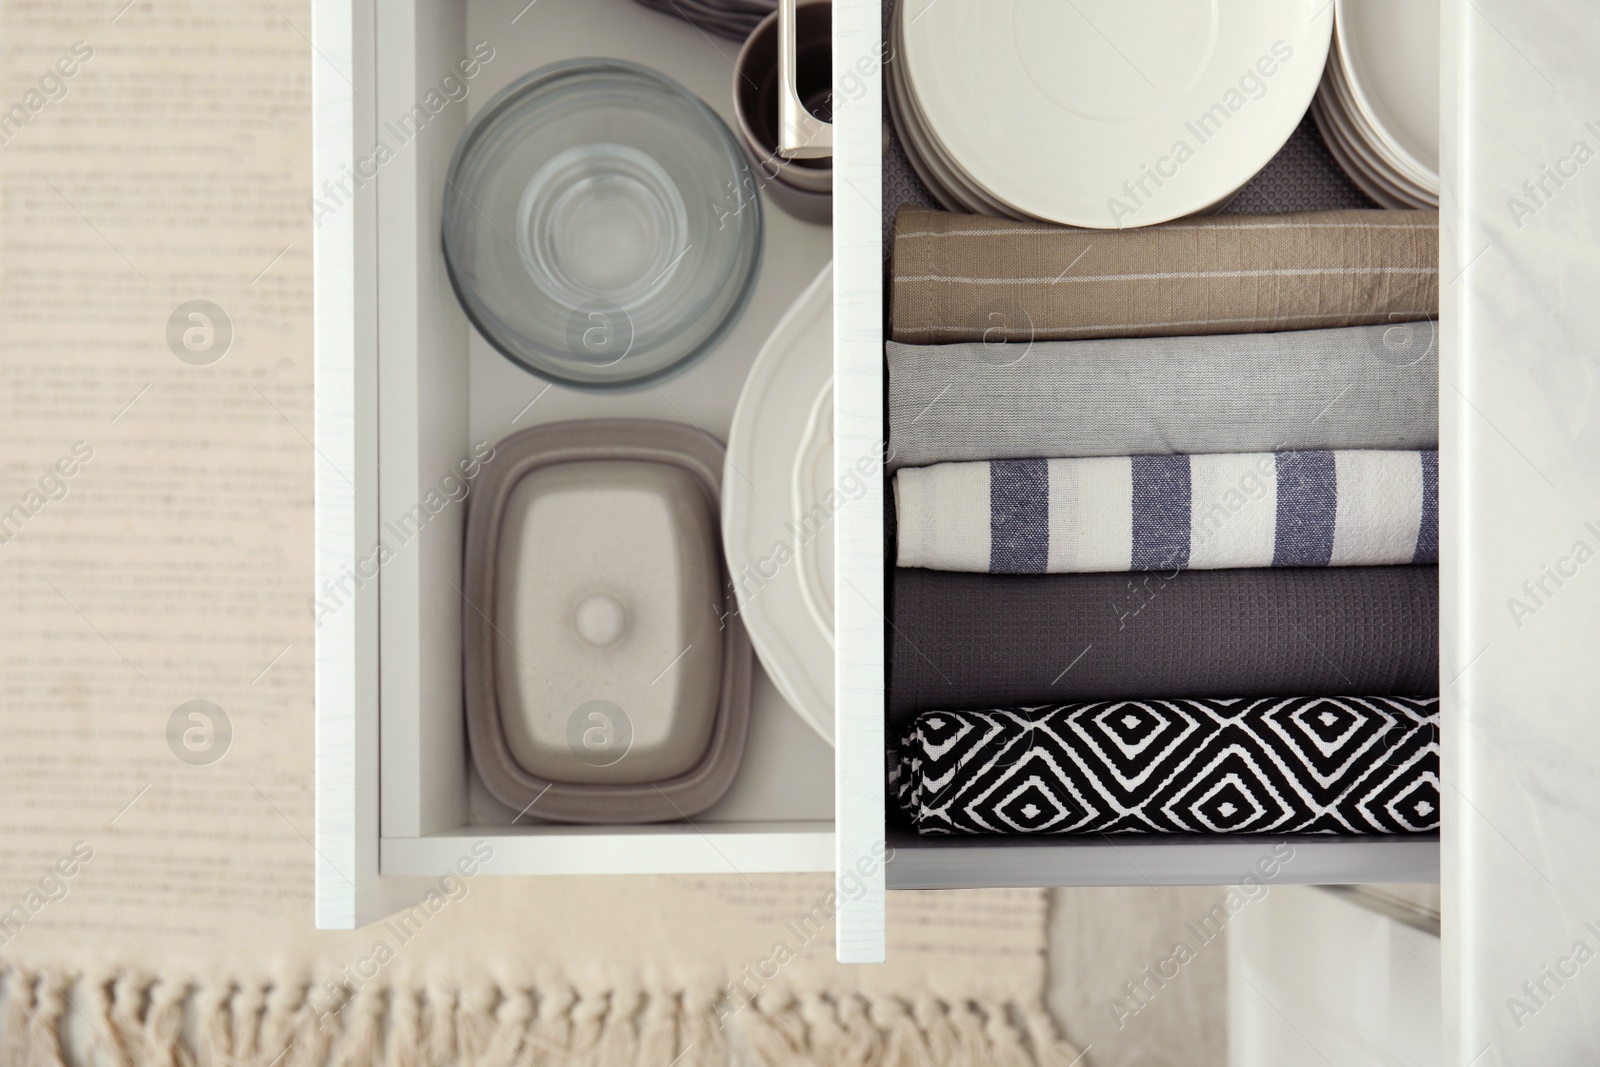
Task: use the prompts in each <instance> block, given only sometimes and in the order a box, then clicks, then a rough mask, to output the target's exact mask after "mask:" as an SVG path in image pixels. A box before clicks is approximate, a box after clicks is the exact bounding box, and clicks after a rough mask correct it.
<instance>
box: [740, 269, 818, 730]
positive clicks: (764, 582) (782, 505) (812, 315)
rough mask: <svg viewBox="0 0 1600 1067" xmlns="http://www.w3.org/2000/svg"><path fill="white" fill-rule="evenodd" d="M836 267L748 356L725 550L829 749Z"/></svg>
mask: <svg viewBox="0 0 1600 1067" xmlns="http://www.w3.org/2000/svg"><path fill="white" fill-rule="evenodd" d="M832 387H833V267H832V266H831V265H830V266H828V267H825V268H823V271H822V273H821V274H819V275H817V277H816V279H815V280H814V281H813V282H812V283H811V284H810V285H809V286H807V287H806V291H805V292H804V293H802V294H800V297H799V299H797V300H796V301H795V302H794V304H793V305H791V306H790V308H789V310H788V311H787V312H785V313H784V316H783V318H782V319H780V320H779V322H778V325H777V326H776V327H774V328H773V331H772V334H771V336H769V337H768V338H767V341H766V343H765V344H764V345H762V347H761V352H760V353H759V354H758V355H757V356H756V361H755V364H754V366H752V367H751V369H750V376H749V378H747V379H746V381H745V385H744V391H743V392H742V393H741V394H740V395H739V406H738V407H737V408H736V409H735V410H734V413H733V427H732V429H731V430H730V431H729V433H728V456H727V462H726V464H724V467H723V474H722V544H723V551H725V552H726V553H727V555H728V573H729V575H730V576H731V578H732V581H733V588H734V593H735V595H736V596H737V598H738V602H739V612H740V615H741V617H742V618H743V619H744V625H745V629H746V630H748V631H749V633H750V643H751V644H752V645H754V646H755V650H756V655H758V656H760V657H761V664H762V666H764V667H766V669H767V674H768V675H770V676H771V678H772V680H773V682H774V683H775V684H776V685H777V687H778V691H779V692H780V693H782V694H783V697H784V699H785V700H787V701H788V702H789V703H790V704H791V705H793V707H794V709H795V711H797V712H799V714H800V717H801V718H802V719H804V720H805V721H806V722H807V723H808V724H810V726H811V727H812V728H813V729H814V730H816V731H817V733H819V734H821V735H822V737H823V739H824V740H826V741H827V742H828V743H829V744H832V743H833V522H832V518H833V510H834V508H833V502H834V501H835V500H836V498H835V497H834V496H833V495H832V494H831V493H830V490H832V488H833V406H832V403H831V401H830V400H829V399H826V398H829V397H831V396H832V395H833V388H832Z"/></svg>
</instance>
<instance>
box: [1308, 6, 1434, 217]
mask: <svg viewBox="0 0 1600 1067" xmlns="http://www.w3.org/2000/svg"><path fill="white" fill-rule="evenodd" d="M1334 8H1335V12H1336V16H1337V23H1338V27H1339V30H1338V33H1339V44H1340V48H1341V51H1342V53H1343V56H1342V58H1343V64H1344V73H1345V76H1346V79H1347V82H1348V85H1349V90H1350V93H1351V95H1352V96H1353V97H1354V98H1355V102H1356V104H1357V106H1358V107H1359V108H1360V109H1361V112H1362V115H1363V117H1364V118H1365V119H1366V120H1367V121H1368V122H1370V123H1371V124H1372V126H1373V127H1374V129H1375V130H1376V131H1377V132H1378V133H1379V134H1380V135H1381V136H1382V138H1383V139H1384V141H1385V142H1386V144H1387V145H1388V146H1389V147H1390V148H1392V149H1393V150H1394V151H1395V152H1396V153H1397V154H1398V155H1399V156H1400V157H1401V158H1402V159H1404V160H1405V161H1406V163H1407V165H1408V167H1407V169H1411V168H1415V170H1416V172H1417V173H1418V175H1419V176H1420V177H1421V179H1422V183H1423V184H1424V186H1425V187H1426V188H1428V189H1429V191H1430V192H1432V193H1433V195H1435V196H1437V195H1438V193H1439V0H1335V4H1334Z"/></svg>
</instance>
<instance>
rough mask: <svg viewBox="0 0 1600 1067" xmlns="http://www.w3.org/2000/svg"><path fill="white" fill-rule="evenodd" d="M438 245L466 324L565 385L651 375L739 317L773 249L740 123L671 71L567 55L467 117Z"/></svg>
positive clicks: (637, 380)
mask: <svg viewBox="0 0 1600 1067" xmlns="http://www.w3.org/2000/svg"><path fill="white" fill-rule="evenodd" d="M442 228H443V236H444V257H445V264H446V266H447V268H448V269H449V273H450V282H451V284H452V285H453V286H454V287H455V291H456V297H457V298H458V299H459V300H460V301H461V306H462V308H463V309H464V310H465V311H466V313H467V317H468V318H469V319H471V320H472V324H473V325H474V326H476V327H477V329H478V331H479V332H480V333H481V334H482V335H483V336H484V338H485V339H486V340H488V341H489V343H490V344H492V345H494V346H495V348H497V349H499V350H500V352H502V353H503V354H504V355H505V356H506V357H507V358H508V359H510V360H511V361H512V362H514V363H517V364H519V365H521V366H522V367H524V368H526V369H527V370H530V371H532V372H533V373H534V374H537V375H539V376H541V377H544V378H549V379H551V380H553V381H558V382H562V383H564V384H566V385H572V386H578V387H587V388H596V389H605V388H618V387H623V386H633V385H641V384H643V383H645V382H648V381H652V380H654V379H656V378H659V377H661V376H663V375H665V374H668V373H670V372H671V371H674V370H676V369H678V368H680V367H681V366H683V365H684V364H685V363H686V362H688V361H689V360H691V359H693V358H694V357H695V356H696V355H697V354H699V353H701V352H703V351H705V350H706V349H707V348H708V347H710V345H711V344H712V343H713V342H714V341H715V340H716V339H717V338H718V337H719V336H720V335H721V333H722V331H723V330H724V329H726V328H727V326H728V325H729V323H731V322H732V320H733V319H734V318H735V317H737V315H738V312H739V311H740V309H741V308H742V306H743V304H744V300H745V298H746V296H747V295H748V294H749V291H750V288H751V286H752V283H753V282H754V280H755V273H756V267H757V263H758V257H759V255H760V251H761V207H760V202H759V199H758V198H757V196H756V184H755V181H754V179H753V178H752V176H751V173H750V169H749V166H748V165H747V164H746V162H745V159H744V155H743V153H742V152H741V150H740V148H739V144H738V142H737V141H736V140H735V139H734V136H733V134H732V132H731V131H730V130H729V129H728V127H727V126H726V125H725V124H724V123H723V121H722V120H721V119H720V118H718V117H717V115H716V114H715V113H714V112H713V111H712V110H711V109H710V108H709V107H707V106H706V105H705V104H704V103H702V102H701V101H700V100H699V99H698V98H696V97H695V96H694V95H692V94H691V93H690V92H689V91H688V90H686V89H684V88H683V86H681V85H679V84H678V83H677V82H675V81H673V80H672V79H670V78H668V77H666V76H665V75H662V74H660V73H657V72H656V71H653V70H650V69H649V68H648V67H642V66H640V65H638V64H636V63H629V62H626V61H623V60H617V59H579V60H568V61H564V62H561V63H555V64H552V65H550V66H547V67H542V68H540V69H539V70H536V71H534V72H533V73H532V74H529V75H528V76H526V77H525V78H523V79H521V80H520V81H518V82H516V83H514V84H512V85H510V86H508V87H507V88H506V89H504V90H503V91H502V92H501V93H500V94H499V95H498V96H496V97H495V98H494V99H493V100H491V101H489V103H488V104H486V105H485V106H484V109H483V111H482V112H481V113H479V115H478V116H477V117H476V118H474V119H473V120H472V122H471V124H470V125H469V126H468V127H467V131H466V133H465V134H464V135H463V136H462V138H461V143H460V145H458V146H457V148H456V153H455V157H454V158H453V159H452V160H451V163H450V171H449V174H448V176H447V177H446V179H445V193H444V222H443V227H442Z"/></svg>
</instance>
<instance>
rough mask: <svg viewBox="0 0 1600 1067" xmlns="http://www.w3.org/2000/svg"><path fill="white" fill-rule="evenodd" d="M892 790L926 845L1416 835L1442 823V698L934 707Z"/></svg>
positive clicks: (909, 742)
mask: <svg viewBox="0 0 1600 1067" xmlns="http://www.w3.org/2000/svg"><path fill="white" fill-rule="evenodd" d="M890 788H891V789H892V790H893V792H894V793H895V795H896V797H897V798H898V799H899V802H900V806H901V807H902V808H904V809H905V810H906V812H907V813H908V814H909V815H910V816H911V820H912V822H913V823H914V824H915V826H916V829H917V831H918V832H919V833H924V834H1088V833H1107V834H1112V833H1201V834H1239V833H1279V834H1283V833H1299V834H1409V833H1426V832H1428V831H1431V830H1435V829H1437V828H1438V826H1439V699H1438V698H1437V697H1425V698H1412V697H1270V698H1263V699H1243V698H1239V699H1198V700H1193V699H1190V700H1109V701H1100V702H1097V703H1092V704H1069V705H1061V706H1055V707H1036V708H1023V709H1020V710H1016V711H930V712H924V713H922V714H921V715H919V716H917V718H916V719H915V720H914V721H913V722H912V723H911V724H910V726H909V727H908V728H907V729H906V731H905V732H904V733H903V735H902V736H901V741H900V747H899V750H898V752H897V753H895V754H893V758H892V759H891V770H890Z"/></svg>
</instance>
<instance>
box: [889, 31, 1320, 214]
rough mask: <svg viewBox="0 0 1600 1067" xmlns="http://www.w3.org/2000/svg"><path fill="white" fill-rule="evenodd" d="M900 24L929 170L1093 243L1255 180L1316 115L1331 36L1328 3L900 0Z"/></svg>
mask: <svg viewBox="0 0 1600 1067" xmlns="http://www.w3.org/2000/svg"><path fill="white" fill-rule="evenodd" d="M898 18H899V20H900V26H899V31H900V38H901V44H902V46H903V50H902V51H901V52H900V54H899V55H898V56H897V62H900V63H903V64H904V71H903V73H902V75H901V76H902V77H903V79H904V84H903V89H904V92H903V93H902V95H903V97H904V99H903V100H902V101H901V103H903V104H904V105H905V108H904V110H906V111H911V112H915V113H916V114H915V117H914V118H913V119H912V122H911V124H912V125H914V126H920V127H921V128H922V129H921V133H923V134H924V135H925V136H923V137H921V138H919V139H920V140H923V141H924V142H925V144H924V145H922V146H920V147H922V148H923V149H924V150H925V152H926V154H930V155H938V156H941V157H942V162H944V163H947V164H948V165H949V167H950V169H951V170H952V171H954V172H956V173H958V174H959V175H960V176H961V177H962V178H963V179H964V180H965V182H966V183H967V184H969V185H970V186H971V187H972V189H973V190H975V191H977V192H979V193H981V194H982V196H983V197H984V198H985V199H988V200H991V201H993V202H995V203H997V204H999V205H1002V206H1003V207H1004V208H1005V209H1006V211H1005V212H1004V213H1006V214H1011V215H1013V216H1016V217H1024V218H1025V217H1034V218H1041V219H1046V220H1049V221H1053V222H1060V223H1066V224H1069V225H1075V226H1090V227H1096V228H1112V227H1123V226H1146V225H1150V224H1152V223H1157V222H1165V221H1168V220H1170V219H1174V218H1178V217H1180V216H1183V215H1188V214H1191V213H1194V212H1196V211H1201V210H1204V209H1206V208H1208V207H1211V206H1213V205H1215V204H1217V203H1218V202H1220V201H1223V200H1226V199H1227V198H1228V197H1229V196H1230V195H1231V194H1232V193H1233V192H1234V191H1236V190H1237V189H1238V188H1239V187H1240V186H1242V185H1244V183H1245V182H1247V181H1249V180H1250V178H1251V177H1253V176H1254V175H1255V174H1256V172H1257V171H1259V170H1260V169H1261V167H1262V166H1264V165H1265V164H1266V163H1267V161H1268V160H1270V159H1271V158H1272V156H1273V155H1274V154H1276V152H1277V151H1278V149H1280V148H1281V147H1283V144H1284V142H1285V141H1287V140H1288V138H1289V135H1290V134H1291V133H1293V132H1294V129H1295V126H1296V125H1297V124H1298V123H1299V121H1300V119H1301V117H1302V116H1304V114H1305V111H1306V107H1307V105H1308V104H1309V103H1310V101H1311V97H1312V94H1313V93H1314V92H1315V91H1316V88H1317V83H1318V82H1319V80H1320V79H1321V77H1322V68H1323V63H1324V61H1325V60H1326V59H1327V55H1328V44H1329V41H1330V39H1331V33H1332V27H1333V9H1332V7H1331V5H1329V4H1327V3H1326V2H1319V0H1301V2H1286V0H1231V2H1229V3H1227V4H1218V3H1208V2H1206V0H1151V2H1149V3H1142V4H1127V3H1125V2H1123V0H1075V2H1074V3H1071V4H1061V3H1058V2H1055V0H904V3H903V6H902V8H901V10H900V12H899V13H898ZM1275 50H1276V51H1275ZM1266 71H1271V74H1270V75H1268V74H1266V73H1264V72H1266ZM1214 108H1215V109H1218V110H1213V109H1214ZM1208 113H1210V114H1211V115H1212V118H1211V119H1210V122H1209V125H1208V126H1207V127H1205V128H1203V129H1202V128H1200V127H1198V126H1197V125H1196V124H1197V123H1198V122H1200V120H1201V119H1202V117H1203V116H1204V115H1206V114H1208ZM902 117H904V116H902ZM918 120H920V121H918ZM1180 145H1183V146H1186V148H1184V149H1180V148H1179V146H1180ZM924 162H925V163H926V162H928V160H927V159H926V158H924ZM946 185H947V188H946V190H945V191H946V192H949V193H951V194H955V195H956V196H957V197H960V193H961V190H959V189H956V188H951V187H949V186H950V183H946ZM963 199H964V198H963ZM990 213H996V212H993V211H991V212H990Z"/></svg>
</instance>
